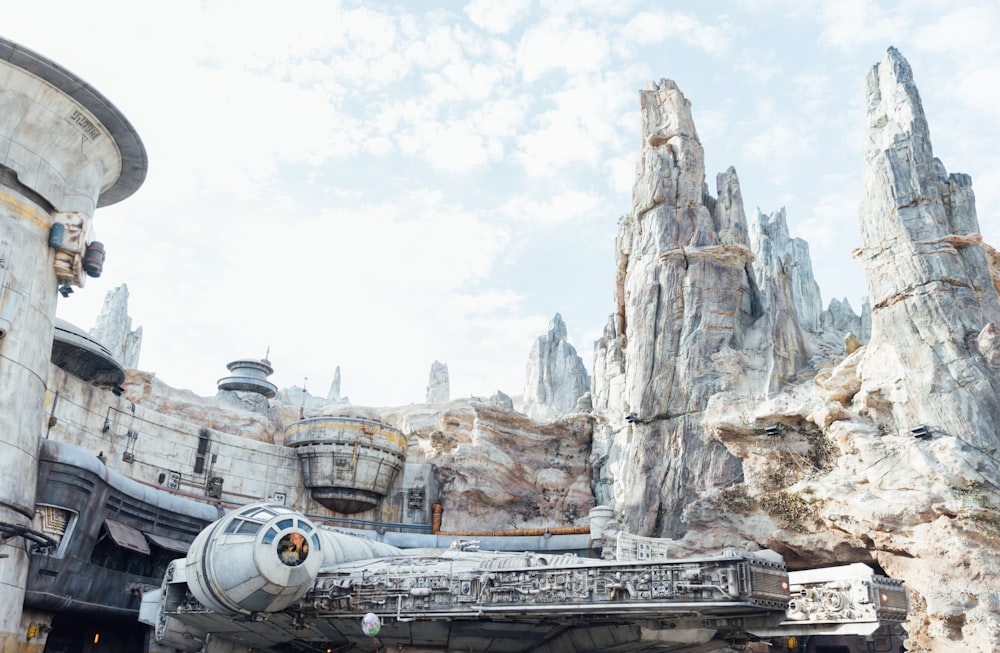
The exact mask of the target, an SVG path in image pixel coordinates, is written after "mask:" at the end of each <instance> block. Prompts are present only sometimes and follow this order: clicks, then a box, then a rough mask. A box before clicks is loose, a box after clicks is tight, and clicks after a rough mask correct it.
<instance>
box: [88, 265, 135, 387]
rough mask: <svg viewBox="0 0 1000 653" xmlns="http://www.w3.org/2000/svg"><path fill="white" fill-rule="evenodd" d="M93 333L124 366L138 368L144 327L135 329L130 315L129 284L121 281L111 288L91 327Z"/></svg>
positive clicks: (91, 333)
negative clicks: (120, 283) (118, 284)
mask: <svg viewBox="0 0 1000 653" xmlns="http://www.w3.org/2000/svg"><path fill="white" fill-rule="evenodd" d="M90 335H92V336H93V337H94V339H95V340H97V341H98V342H99V343H101V344H102V345H104V346H105V347H107V348H108V350H109V351H110V352H111V354H112V355H113V356H114V357H115V359H116V360H117V361H118V362H119V363H121V364H122V366H123V367H132V368H134V367H136V366H137V365H138V364H139V352H140V350H141V349H142V327H137V328H136V329H135V330H132V318H131V317H130V316H129V314H128V286H127V285H125V284H122V285H120V286H118V287H117V288H115V289H114V290H109V291H108V294H107V295H105V296H104V305H103V306H102V307H101V312H100V314H98V316H97V320H96V321H95V322H94V326H93V327H91V329H90Z"/></svg>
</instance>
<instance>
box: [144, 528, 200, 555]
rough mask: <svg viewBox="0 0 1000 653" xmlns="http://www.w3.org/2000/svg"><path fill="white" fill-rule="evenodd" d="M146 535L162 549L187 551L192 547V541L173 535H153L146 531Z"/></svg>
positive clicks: (177, 551) (179, 551) (178, 551)
mask: <svg viewBox="0 0 1000 653" xmlns="http://www.w3.org/2000/svg"><path fill="white" fill-rule="evenodd" d="M144 535H145V536H146V537H147V538H149V541H150V542H152V543H153V544H155V545H156V546H158V547H160V548H161V549H166V550H167V551H173V552H175V553H187V552H188V549H189V548H191V543H190V542H184V541H181V540H175V539H174V538H172V537H166V536H164V535H153V534H152V533H144Z"/></svg>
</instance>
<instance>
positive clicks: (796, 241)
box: [750, 209, 821, 392]
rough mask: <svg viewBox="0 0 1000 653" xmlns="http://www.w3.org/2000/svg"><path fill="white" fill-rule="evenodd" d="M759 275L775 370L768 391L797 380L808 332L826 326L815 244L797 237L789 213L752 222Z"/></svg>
mask: <svg viewBox="0 0 1000 653" xmlns="http://www.w3.org/2000/svg"><path fill="white" fill-rule="evenodd" d="M750 240H751V243H752V247H753V253H754V260H753V271H754V275H755V277H756V279H757V285H758V288H759V291H760V292H759V296H760V304H761V308H760V313H761V318H760V321H759V324H758V325H757V328H758V329H760V330H762V331H763V332H764V333H765V337H766V338H767V342H766V344H765V346H764V347H762V350H763V352H764V355H765V357H766V360H767V366H768V369H769V373H768V382H767V389H768V392H774V391H776V390H778V389H779V388H780V387H781V386H782V385H784V384H785V383H787V382H788V381H790V380H791V379H792V378H794V377H795V374H796V373H797V372H798V371H799V370H800V369H801V368H802V367H803V366H804V365H805V363H806V361H807V360H808V359H809V347H808V345H807V343H806V337H805V333H804V331H806V330H810V331H815V330H816V329H818V328H819V323H820V306H821V302H820V296H819V285H818V284H817V283H816V280H815V279H814V278H813V274H812V262H811V260H810V258H809V245H808V244H806V242H805V241H804V240H802V239H801V238H792V237H791V235H790V234H789V233H788V224H787V223H786V221H785V210H784V209H781V210H779V211H775V212H774V213H772V214H770V215H764V214H762V213H761V212H760V211H758V212H757V215H756V217H755V218H754V219H753V220H751V221H750Z"/></svg>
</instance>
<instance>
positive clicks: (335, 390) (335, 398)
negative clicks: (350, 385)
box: [326, 365, 341, 403]
mask: <svg viewBox="0 0 1000 653" xmlns="http://www.w3.org/2000/svg"><path fill="white" fill-rule="evenodd" d="M326 400H327V401H332V402H334V403H339V402H340V400H341V397H340V365H338V366H337V369H335V370H334V371H333V381H332V382H331V383H330V391H329V392H327V393H326Z"/></svg>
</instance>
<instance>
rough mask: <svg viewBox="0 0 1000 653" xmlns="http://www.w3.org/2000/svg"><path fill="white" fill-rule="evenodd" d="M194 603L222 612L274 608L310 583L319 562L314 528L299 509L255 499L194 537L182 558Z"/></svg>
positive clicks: (282, 606)
mask: <svg viewBox="0 0 1000 653" xmlns="http://www.w3.org/2000/svg"><path fill="white" fill-rule="evenodd" d="M184 565H185V573H186V578H187V582H188V587H189V588H190V589H191V593H192V594H194V596H195V598H197V599H198V601H199V602H200V603H201V604H202V605H204V606H206V607H208V608H211V609H212V610H216V611H218V612H222V613H227V614H233V613H237V614H251V613H254V612H277V611H279V610H283V609H285V608H287V607H288V606H290V605H292V604H293V603H295V602H296V601H298V600H299V599H300V598H302V596H303V595H304V594H305V593H306V592H307V591H309V588H310V587H312V584H313V581H315V580H316V576H317V575H318V574H319V570H320V567H322V565H323V547H322V544H321V543H320V538H319V534H318V531H317V530H316V527H315V526H314V525H313V524H312V522H310V521H309V520H308V519H306V518H305V517H304V516H303V515H301V514H300V513H298V512H296V511H294V510H292V509H291V508H286V507H285V506H281V505H276V504H266V503H256V504H251V505H249V506H244V507H243V508H240V509H239V510H237V511H235V512H232V513H230V514H229V515H226V516H225V517H223V518H222V519H220V520H219V521H217V522H215V523H214V524H212V525H211V526H210V527H208V528H206V529H205V530H203V531H202V532H201V533H200V534H199V535H198V537H196V538H195V540H194V542H193V543H192V544H191V548H190V549H189V550H188V554H187V558H186V559H185V562H184Z"/></svg>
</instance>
